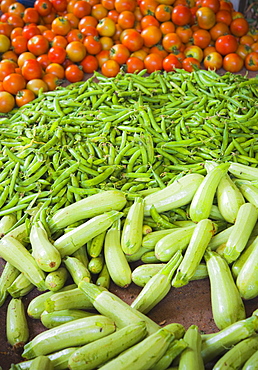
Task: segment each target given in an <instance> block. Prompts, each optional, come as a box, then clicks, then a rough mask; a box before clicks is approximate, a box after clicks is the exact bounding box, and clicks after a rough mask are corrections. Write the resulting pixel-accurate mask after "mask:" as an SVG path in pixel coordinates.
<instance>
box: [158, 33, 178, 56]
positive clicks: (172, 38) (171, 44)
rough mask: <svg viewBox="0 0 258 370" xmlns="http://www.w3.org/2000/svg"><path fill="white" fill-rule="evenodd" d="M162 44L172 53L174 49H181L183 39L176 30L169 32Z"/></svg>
mask: <svg viewBox="0 0 258 370" xmlns="http://www.w3.org/2000/svg"><path fill="white" fill-rule="evenodd" d="M162 45H163V47H164V49H165V50H166V51H167V52H169V53H171V52H172V51H173V50H179V49H180V47H181V45H182V41H181V39H180V38H179V36H178V35H177V34H176V33H175V32H174V33H167V34H166V35H165V36H164V37H163V39H162Z"/></svg>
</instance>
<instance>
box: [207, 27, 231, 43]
mask: <svg viewBox="0 0 258 370" xmlns="http://www.w3.org/2000/svg"><path fill="white" fill-rule="evenodd" d="M209 32H210V35H211V39H212V40H213V41H216V40H217V38H219V37H220V36H224V35H228V34H229V33H230V31H229V27H228V25H227V24H226V23H222V22H218V23H216V24H215V25H214V26H213V27H212V28H211V29H210V30H209Z"/></svg>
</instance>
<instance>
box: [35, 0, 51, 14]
mask: <svg viewBox="0 0 258 370" xmlns="http://www.w3.org/2000/svg"><path fill="white" fill-rule="evenodd" d="M34 8H35V9H36V10H37V12H38V13H39V14H40V15H41V16H42V17H45V16H46V15H48V14H50V13H51V10H52V4H51V2H50V1H49V0H36V1H35V3H34Z"/></svg>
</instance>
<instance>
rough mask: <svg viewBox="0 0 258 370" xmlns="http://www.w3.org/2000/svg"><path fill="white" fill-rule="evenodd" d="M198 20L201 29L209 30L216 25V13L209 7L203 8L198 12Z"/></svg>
mask: <svg viewBox="0 0 258 370" xmlns="http://www.w3.org/2000/svg"><path fill="white" fill-rule="evenodd" d="M196 18H197V23H198V25H199V27H201V28H203V29H205V30H209V29H210V28H212V27H213V26H214V24H215V23H216V16H215V13H214V11H213V10H212V9H210V8H208V7H207V6H203V7H201V8H199V9H198V10H197V12H196Z"/></svg>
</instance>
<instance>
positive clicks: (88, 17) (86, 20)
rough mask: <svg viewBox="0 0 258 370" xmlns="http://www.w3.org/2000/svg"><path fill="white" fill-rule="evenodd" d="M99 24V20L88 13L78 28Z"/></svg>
mask: <svg viewBox="0 0 258 370" xmlns="http://www.w3.org/2000/svg"><path fill="white" fill-rule="evenodd" d="M97 24H98V21H97V19H96V18H94V17H92V16H91V15H86V17H83V18H82V19H81V20H80V22H79V24H78V28H79V30H80V31H81V30H82V28H84V27H86V26H92V27H96V26H97Z"/></svg>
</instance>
